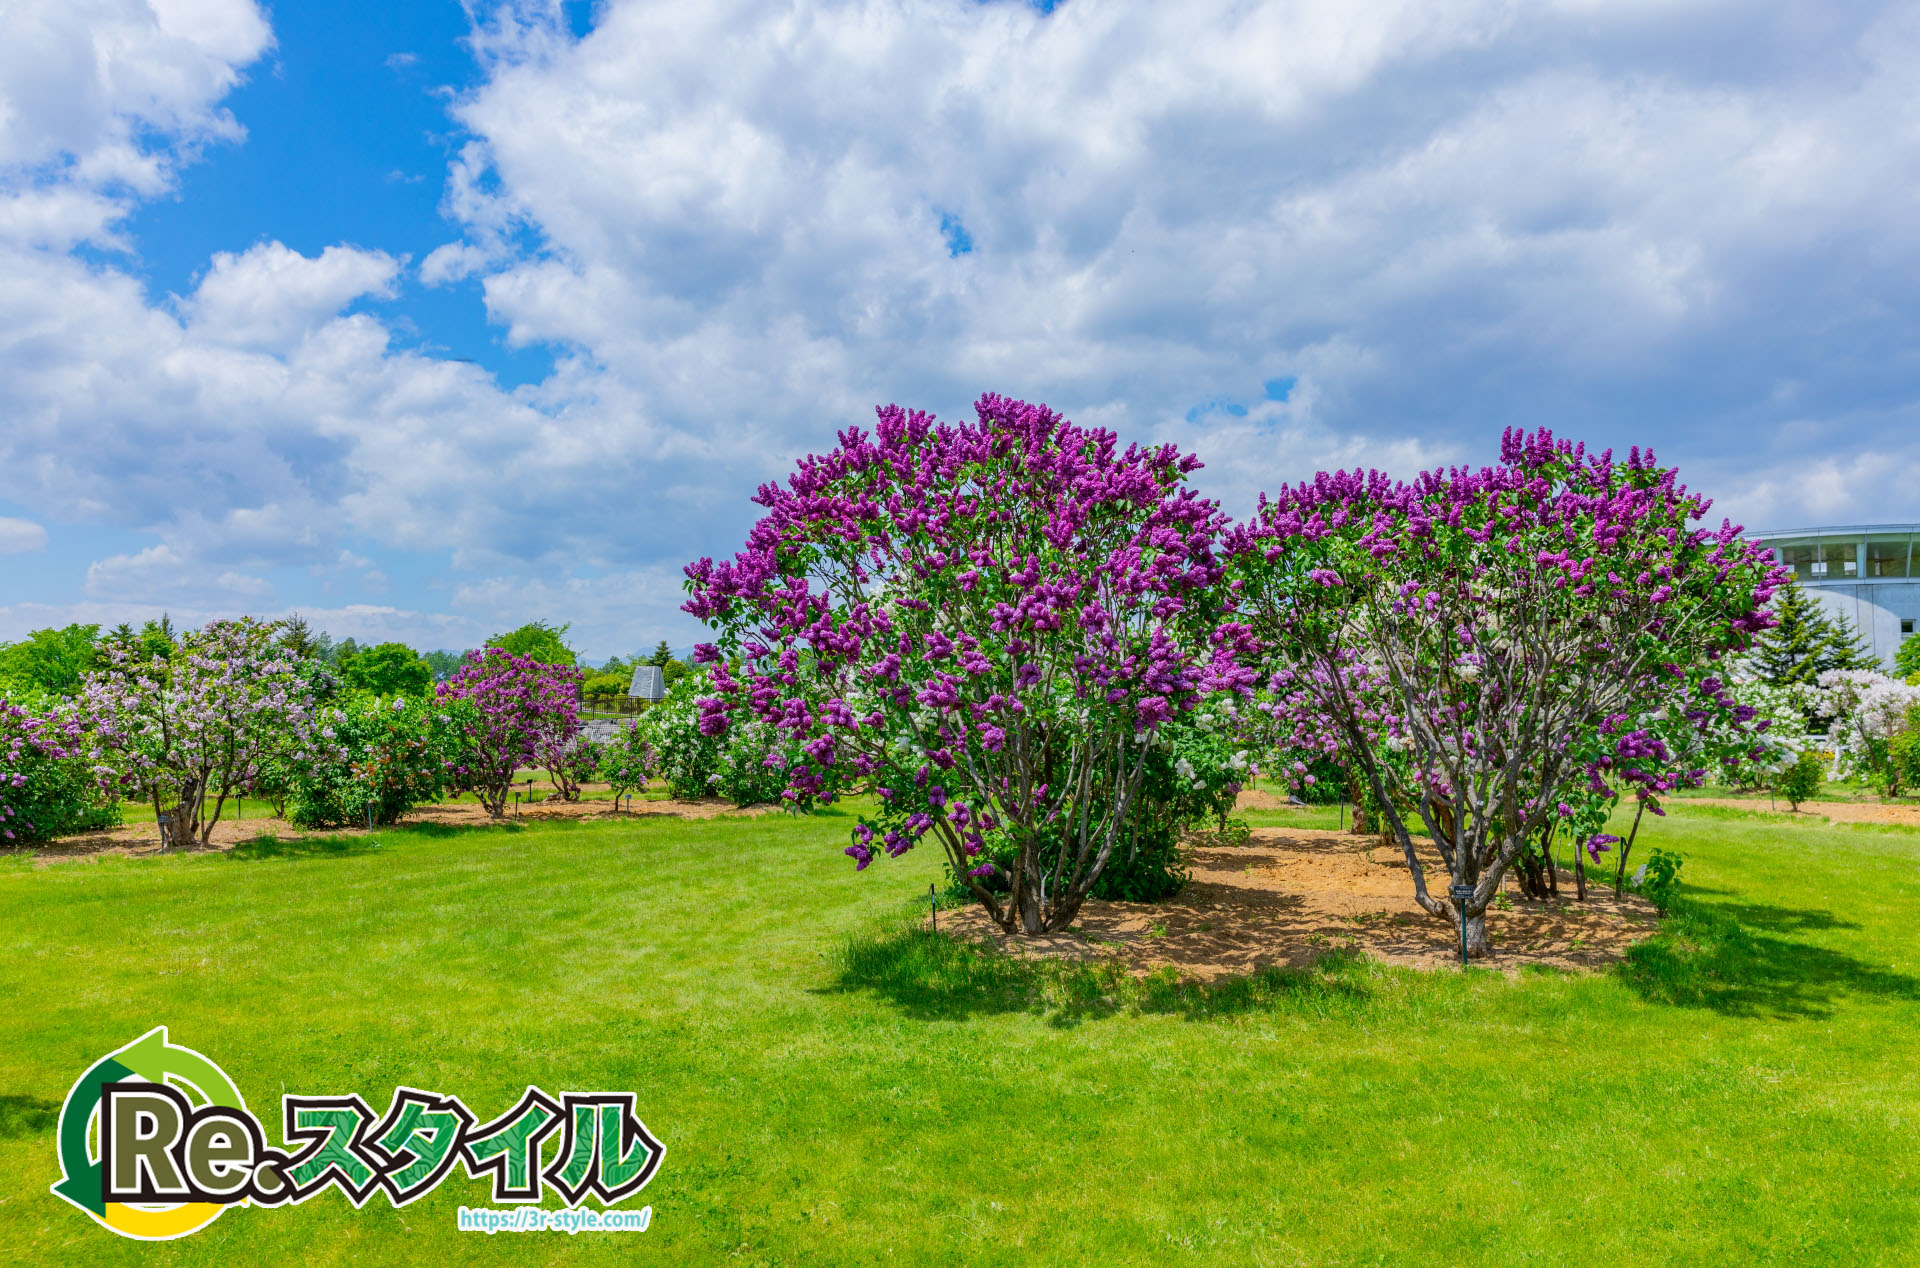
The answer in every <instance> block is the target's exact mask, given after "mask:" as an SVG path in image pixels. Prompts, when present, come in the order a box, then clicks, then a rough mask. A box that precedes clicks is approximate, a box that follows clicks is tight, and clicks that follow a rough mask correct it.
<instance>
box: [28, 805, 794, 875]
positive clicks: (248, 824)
mask: <svg viewBox="0 0 1920 1268" xmlns="http://www.w3.org/2000/svg"><path fill="white" fill-rule="evenodd" d="M256 804H258V803H256ZM774 809H775V807H772V806H753V807H749V808H747V809H741V808H740V807H738V806H735V805H734V804H733V803H732V802H730V801H726V800H723V799H722V798H719V797H707V798H702V799H701V800H699V801H674V800H671V799H662V800H655V801H642V800H640V799H638V798H635V799H634V802H633V810H632V811H631V812H628V811H626V810H618V811H616V810H614V809H613V803H612V802H611V801H574V802H566V801H550V802H549V801H538V802H534V803H532V804H530V805H529V804H522V805H521V806H520V807H519V814H517V815H516V814H515V813H514V807H513V806H512V805H511V804H509V805H508V807H507V813H506V814H505V816H503V817H502V818H499V819H494V818H492V817H490V816H489V815H488V814H487V812H486V810H485V808H483V807H482V806H481V805H480V804H479V803H477V802H473V801H454V802H442V803H440V804H437V805H432V806H418V807H415V808H414V809H413V810H410V811H408V812H407V813H406V814H405V815H404V816H402V818H401V820H400V823H399V824H398V825H385V826H384V827H380V828H375V829H374V835H376V836H377V835H378V834H379V833H380V832H382V831H385V830H387V829H388V828H391V827H393V826H399V827H406V826H410V825H414V824H422V823H438V824H445V825H447V826H450V827H469V828H485V827H488V826H490V825H493V824H508V823H551V822H555V821H558V820H566V819H593V820H609V819H626V818H632V819H644V818H650V817H657V816H662V815H664V816H668V817H671V818H676V819H711V818H714V817H716V816H718V815H762V814H767V813H770V812H771V811H772V810H774ZM267 834H272V835H275V836H279V837H283V838H284V837H349V836H366V835H367V830H366V829H365V828H299V827H295V826H294V825H293V824H291V823H288V822H287V821H286V820H285V819H274V818H270V817H266V816H262V817H259V818H255V817H253V816H248V817H247V818H245V819H238V820H235V819H223V820H221V821H220V822H219V823H216V824H214V825H213V837H212V840H211V841H210V842H209V843H208V844H207V845H206V846H204V847H195V849H204V850H207V851H223V850H231V849H233V848H234V847H235V846H236V845H241V844H243V843H245V842H248V841H252V840H255V839H257V838H259V837H261V836H263V835H267ZM27 848H28V849H30V850H31V851H32V852H33V853H34V855H35V857H36V858H37V859H38V860H40V861H42V862H51V861H54V860H57V859H66V858H79V857H87V856H91V855H101V854H126V855H152V854H158V853H160V829H159V827H158V826H157V825H156V824H154V823H152V822H151V821H150V820H149V821H147V822H140V823H132V824H128V825H126V826H124V827H119V828H110V829H107V830H106V831H103V832H85V833H78V834H76V835H73V836H66V837H61V838H60V839H58V840H56V841H51V842H46V843H42V844H38V845H35V846H30V847H27ZM191 852H192V851H191V850H175V851H172V853H176V854H178V853H191Z"/></svg>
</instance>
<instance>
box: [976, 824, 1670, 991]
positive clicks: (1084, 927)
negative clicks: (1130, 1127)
mask: <svg viewBox="0 0 1920 1268" xmlns="http://www.w3.org/2000/svg"><path fill="white" fill-rule="evenodd" d="M1421 863H1422V865H1423V866H1424V867H1425V869H1426V873H1427V878H1428V879H1427V883H1428V885H1429V887H1432V886H1433V885H1434V884H1435V880H1434V878H1435V877H1436V876H1439V877H1441V878H1442V879H1441V881H1440V884H1442V885H1444V883H1445V881H1444V877H1445V872H1444V870H1443V869H1442V868H1441V864H1440V858H1439V855H1438V854H1423V857H1422V859H1421ZM1591 879H1592V878H1591V877H1590V878H1589V880H1590V881H1591ZM1562 885H1563V888H1564V890H1565V891H1566V896H1567V901H1565V902H1561V903H1558V904H1548V903H1541V902H1532V901H1529V900H1526V899H1523V898H1521V897H1519V895H1518V894H1517V893H1516V892H1512V891H1511V887H1509V893H1508V895H1507V901H1508V903H1509V904H1510V908H1509V909H1507V910H1499V909H1497V908H1491V909H1489V910H1488V912H1487V933H1488V937H1489V939H1490V940H1491V941H1492V943H1493V948H1494V956H1493V960H1492V962H1491V966H1492V967H1496V968H1501V969H1505V970H1508V971H1516V972H1517V971H1518V970H1519V969H1520V968H1521V967H1522V966H1525V965H1529V964H1536V965H1551V966H1553V967H1556V968H1563V969H1597V968H1601V967H1603V966H1605V965H1607V964H1610V963H1612V962H1613V961H1615V960H1618V959H1619V958H1620V957H1621V956H1622V955H1623V954H1625V952H1626V949H1627V948H1628V947H1629V946H1631V945H1632V944H1633V943H1635V942H1637V941H1639V940H1640V939H1642V938H1644V937H1646V936H1647V935H1648V934H1650V933H1651V932H1652V931H1653V928H1654V925H1655V923H1656V921H1657V919H1658V917H1657V914H1656V913H1655V911H1654V909H1653V907H1652V905H1651V904H1649V903H1648V902H1646V901H1645V900H1644V899H1642V898H1639V897H1637V896H1635V895H1631V894H1629V895H1626V896H1624V897H1622V898H1615V897H1614V895H1613V890H1612V888H1611V887H1609V886H1596V885H1593V884H1589V886H1588V890H1587V893H1588V899H1587V901H1586V902H1585V903H1578V902H1573V901H1572V889H1573V878H1572V877H1571V876H1565V877H1563V878H1562ZM940 921H941V925H942V927H943V928H950V929H953V930H955V931H957V932H958V933H960V934H961V936H963V937H973V938H979V939H983V940H985V941H988V942H990V943H992V944H994V945H996V946H998V947H1000V948H1001V949H1003V950H1005V951H1007V952H1008V953H1010V954H1014V955H1037V956H1044V957H1060V958H1067V959H1074V960H1093V959H1103V958H1112V959H1116V960H1119V961H1120V962H1121V963H1123V964H1124V965H1125V966H1126V967H1127V969H1128V970H1129V971H1130V972H1132V973H1134V974H1136V975H1145V974H1147V973H1150V972H1153V971H1155V970H1157V969H1159V968H1161V967H1162V966H1163V965H1171V966H1172V967H1173V968H1174V969H1175V970H1176V971H1177V972H1178V973H1179V974H1180V975H1181V976H1182V977H1187V978H1194V979H1199V980H1202V981H1212V980H1216V979H1220V978H1226V977H1235V976H1240V975H1244V974H1247V973H1253V972H1257V971H1258V970H1260V969H1264V968H1269V967H1276V966H1279V967H1285V966H1296V965H1304V964H1308V963H1311V962H1312V961H1313V960H1314V959H1316V958H1318V957H1319V956H1321V955H1324V954H1326V953H1327V952H1328V951H1332V950H1340V949H1351V950H1356V951H1360V952H1362V953H1364V954H1366V955H1370V956H1372V957H1374V958H1375V959H1379V960H1383V961H1385V962H1387V963H1389V964H1400V965H1408V966H1411V967H1415V968H1432V967H1435V966H1439V965H1447V964H1457V963H1459V940H1458V933H1457V927H1456V926H1454V925H1453V924H1451V923H1449V922H1447V921H1444V920H1441V919H1439V918H1438V917H1435V916H1430V915H1428V914H1427V913H1426V912H1424V911H1422V910H1420V908H1419V907H1417V906H1415V905H1414V902H1413V881H1412V878H1411V877H1410V876H1409V875H1408V873H1407V867H1406V861H1405V859H1404V858H1403V857H1401V855H1400V853H1399V851H1398V850H1393V849H1387V848H1383V847H1381V846H1379V845H1378V843H1377V840H1376V839H1374V838H1362V837H1357V836H1354V835H1352V834H1350V833H1341V832H1324V831H1317V830H1314V829H1307V828H1261V829H1255V831H1254V833H1253V838H1252V841H1251V842H1250V843H1249V844H1247V845H1245V846H1221V845H1211V844H1200V845H1197V846H1196V847H1195V849H1194V853H1193V881H1192V883H1191V884H1189V885H1188V886H1187V887H1186V889H1184V890H1182V891H1181V892H1180V893H1179V894H1177V895H1175V896H1174V897H1173V898H1172V899H1169V900H1167V901H1166V902H1160V903H1109V902H1101V901H1098V900H1090V901H1088V902H1087V904H1086V905H1085V906H1084V907H1082V908H1081V910H1080V916H1079V919H1078V920H1077V921H1076V923H1075V925H1074V927H1073V929H1072V930H1071V931H1069V932H1063V933H1057V934H1052V935H1047V936H1043V937H1039V938H1011V937H1008V936H1007V935H1006V934H1004V933H1003V932H1001V930H1000V929H999V927H998V926H997V925H995V924H994V923H993V922H992V921H991V920H990V919H989V918H988V917H987V915H986V912H985V910H984V909H983V908H979V907H968V908H963V909H960V910H956V911H952V912H942V913H941V914H940Z"/></svg>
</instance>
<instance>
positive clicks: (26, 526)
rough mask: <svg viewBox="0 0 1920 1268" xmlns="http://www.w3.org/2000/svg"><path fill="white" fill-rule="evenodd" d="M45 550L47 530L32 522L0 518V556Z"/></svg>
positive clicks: (8, 517) (5, 517) (6, 517)
mask: <svg viewBox="0 0 1920 1268" xmlns="http://www.w3.org/2000/svg"><path fill="white" fill-rule="evenodd" d="M46 548H47V530H46V529H45V528H43V527H41V526H40V525H39V524H36V523H34V522H33V521H32V520H23V519H14V518H12V517H10V516H0V555H26V554H31V553H32V552H34V551H37V550H45V549H46Z"/></svg>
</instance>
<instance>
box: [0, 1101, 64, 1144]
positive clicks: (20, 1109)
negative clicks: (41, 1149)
mask: <svg viewBox="0 0 1920 1268" xmlns="http://www.w3.org/2000/svg"><path fill="white" fill-rule="evenodd" d="M59 1113H60V1102H58V1101H48V1100H42V1099H41V1098H40V1097H37V1096H0V1140H18V1139H19V1138H20V1137H22V1136H38V1135H40V1134H42V1133H44V1132H51V1131H52V1130H53V1120H54V1119H55V1118H56V1117H57V1116H58V1115H59Z"/></svg>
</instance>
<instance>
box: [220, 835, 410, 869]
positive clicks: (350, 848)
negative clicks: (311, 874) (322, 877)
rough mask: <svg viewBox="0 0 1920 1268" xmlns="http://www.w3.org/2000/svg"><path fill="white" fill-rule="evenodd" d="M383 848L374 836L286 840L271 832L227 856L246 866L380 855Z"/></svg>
mask: <svg viewBox="0 0 1920 1268" xmlns="http://www.w3.org/2000/svg"><path fill="white" fill-rule="evenodd" d="M380 849H381V846H380V842H379V841H378V840H375V839H373V838H371V837H294V838H292V839H291V840H286V841H283V840H281V839H280V838H279V837H278V836H275V835H274V834H273V833H271V832H263V833H261V834H260V835H259V836H257V837H255V838H253V839H252V840H251V841H242V842H240V843H239V844H238V845H236V846H234V847H233V848H232V849H231V850H229V851H227V853H226V855H225V857H227V858H230V859H237V860H239V861H240V862H242V863H257V862H260V861H262V860H264V859H345V858H353V857H355V856H358V855H363V854H377V853H379V852H380Z"/></svg>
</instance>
